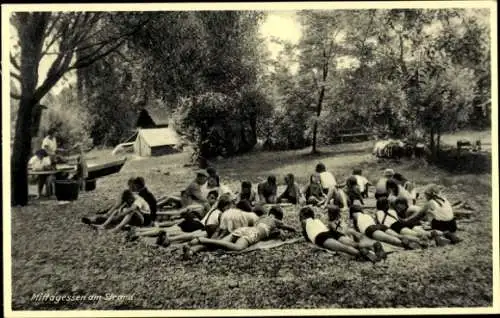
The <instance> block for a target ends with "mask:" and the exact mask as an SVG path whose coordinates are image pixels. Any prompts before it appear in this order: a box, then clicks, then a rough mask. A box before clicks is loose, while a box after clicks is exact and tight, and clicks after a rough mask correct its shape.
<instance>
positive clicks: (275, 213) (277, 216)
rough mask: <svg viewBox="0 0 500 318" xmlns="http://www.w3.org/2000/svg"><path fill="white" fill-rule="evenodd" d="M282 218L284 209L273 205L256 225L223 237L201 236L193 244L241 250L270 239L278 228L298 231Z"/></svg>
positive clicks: (242, 228) (241, 228)
mask: <svg viewBox="0 0 500 318" xmlns="http://www.w3.org/2000/svg"><path fill="white" fill-rule="evenodd" d="M282 219H283V210H282V209H281V208H279V207H273V208H271V210H270V211H269V214H268V215H263V216H261V217H260V218H259V219H258V221H257V222H256V224H255V225H254V226H246V227H240V228H237V229H235V230H234V231H232V232H231V233H230V234H228V235H227V236H224V237H223V238H222V239H209V238H205V237H199V238H197V239H194V240H193V241H192V242H191V244H193V245H196V244H203V245H210V246H214V247H219V248H223V249H226V250H230V251H241V250H244V249H245V248H247V247H249V246H251V245H253V244H256V243H258V242H260V241H263V240H266V239H268V238H269V237H270V236H271V235H272V233H273V232H274V231H276V230H279V229H283V230H287V231H291V232H295V231H296V230H295V229H294V228H293V227H290V226H287V225H285V224H284V223H283V222H282ZM188 250H189V248H187V249H185V253H186V252H187V251H188Z"/></svg>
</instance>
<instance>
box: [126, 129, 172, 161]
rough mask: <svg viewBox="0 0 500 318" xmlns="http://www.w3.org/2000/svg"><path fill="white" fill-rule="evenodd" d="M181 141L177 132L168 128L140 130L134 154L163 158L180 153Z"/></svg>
mask: <svg viewBox="0 0 500 318" xmlns="http://www.w3.org/2000/svg"><path fill="white" fill-rule="evenodd" d="M180 147H181V139H180V137H179V135H178V134H177V133H176V131H175V130H174V129H172V128H170V127H168V128H150V129H138V133H137V138H136V139H135V142H134V152H135V153H136V154H137V155H139V156H141V157H149V156H162V155H166V154H171V153H176V152H180V151H181V149H180Z"/></svg>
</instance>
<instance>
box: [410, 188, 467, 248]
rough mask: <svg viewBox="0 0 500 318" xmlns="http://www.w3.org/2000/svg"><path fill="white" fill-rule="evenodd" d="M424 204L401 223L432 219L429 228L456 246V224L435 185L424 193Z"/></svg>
mask: <svg viewBox="0 0 500 318" xmlns="http://www.w3.org/2000/svg"><path fill="white" fill-rule="evenodd" d="M424 197H425V200H426V202H425V204H424V206H423V207H422V208H421V209H420V210H419V211H417V212H415V213H414V214H413V215H411V216H409V217H408V218H406V219H404V220H403V222H407V223H412V222H414V221H415V220H420V219H422V218H424V217H425V216H427V215H430V216H431V218H432V221H431V228H432V229H433V230H435V231H437V232H438V233H439V234H442V235H443V236H444V237H445V238H446V239H448V240H449V241H450V242H451V243H453V244H456V243H459V242H460V241H461V239H459V238H458V237H457V236H456V234H455V232H456V231H457V222H456V220H455V215H454V213H453V208H452V206H451V204H450V202H449V201H448V200H447V199H446V198H445V197H444V196H443V195H442V194H441V192H440V191H439V188H438V187H437V185H435V184H430V185H429V186H427V188H426V189H425V191H424Z"/></svg>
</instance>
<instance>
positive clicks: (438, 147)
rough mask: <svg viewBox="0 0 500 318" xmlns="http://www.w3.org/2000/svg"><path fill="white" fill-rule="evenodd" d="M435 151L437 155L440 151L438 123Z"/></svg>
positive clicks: (439, 128) (438, 126)
mask: <svg viewBox="0 0 500 318" xmlns="http://www.w3.org/2000/svg"><path fill="white" fill-rule="evenodd" d="M436 153H437V154H438V155H439V154H440V153H441V126H440V125H439V124H438V125H437V135H436Z"/></svg>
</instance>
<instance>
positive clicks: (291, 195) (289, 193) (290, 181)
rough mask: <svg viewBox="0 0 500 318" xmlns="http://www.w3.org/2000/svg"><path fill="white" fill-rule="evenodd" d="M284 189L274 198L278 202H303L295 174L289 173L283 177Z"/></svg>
mask: <svg viewBox="0 0 500 318" xmlns="http://www.w3.org/2000/svg"><path fill="white" fill-rule="evenodd" d="M285 183H286V189H285V191H284V192H283V193H282V194H281V195H280V196H279V197H278V199H277V200H276V201H277V202H278V203H283V202H289V203H292V204H303V203H305V198H304V195H303V194H302V191H301V190H300V187H299V185H298V184H297V182H295V176H294V175H293V174H291V173H289V174H287V175H286V177H285Z"/></svg>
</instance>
